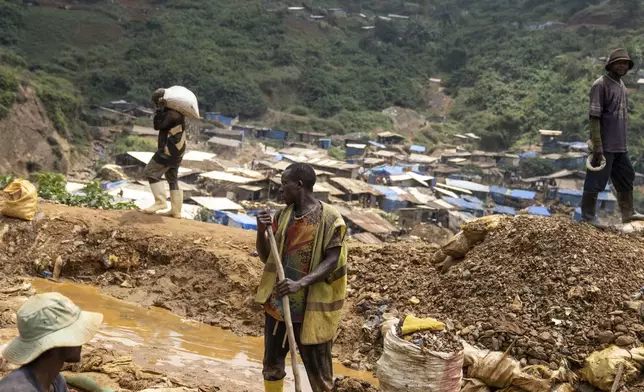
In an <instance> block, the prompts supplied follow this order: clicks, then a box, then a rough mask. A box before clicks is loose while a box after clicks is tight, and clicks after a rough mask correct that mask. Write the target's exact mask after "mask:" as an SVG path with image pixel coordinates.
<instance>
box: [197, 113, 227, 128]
mask: <svg viewBox="0 0 644 392" xmlns="http://www.w3.org/2000/svg"><path fill="white" fill-rule="evenodd" d="M203 118H204V120H209V121H218V122H220V123H222V124H224V125H231V124H232V123H233V120H234V119H233V118H232V117H226V116H222V115H221V114H219V113H211V112H206V113H205V114H204V116H203Z"/></svg>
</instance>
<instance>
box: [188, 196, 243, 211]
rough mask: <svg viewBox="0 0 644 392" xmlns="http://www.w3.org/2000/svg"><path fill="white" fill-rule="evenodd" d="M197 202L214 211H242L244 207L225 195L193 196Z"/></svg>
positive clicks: (192, 198)
mask: <svg viewBox="0 0 644 392" xmlns="http://www.w3.org/2000/svg"><path fill="white" fill-rule="evenodd" d="M191 200H194V202H195V203H197V204H199V205H200V206H202V207H205V208H207V209H209V210H212V211H240V210H243V209H244V207H242V206H240V205H239V204H237V203H235V202H234V201H232V200H230V199H228V198H225V197H206V196H195V197H191Z"/></svg>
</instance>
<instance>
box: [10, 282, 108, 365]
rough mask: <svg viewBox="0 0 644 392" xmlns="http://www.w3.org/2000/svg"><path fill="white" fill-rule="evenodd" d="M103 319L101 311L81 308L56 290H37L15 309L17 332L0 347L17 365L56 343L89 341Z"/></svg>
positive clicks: (54, 346)
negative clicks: (35, 293)
mask: <svg viewBox="0 0 644 392" xmlns="http://www.w3.org/2000/svg"><path fill="white" fill-rule="evenodd" d="M102 322H103V315H102V314H100V313H91V312H84V311H81V310H80V308H79V307H78V306H76V305H75V304H74V303H73V302H72V301H71V300H70V299H69V298H67V297H65V296H64V295H62V294H59V293H46V294H38V295H35V296H33V297H31V298H30V299H29V300H27V302H25V303H24V305H22V307H21V308H20V310H18V332H19V333H20V336H18V337H17V338H15V339H14V340H13V341H11V343H9V344H8V345H7V347H6V348H5V349H4V350H3V351H2V356H3V357H4V358H6V359H7V360H8V361H9V362H12V363H14V364H16V365H25V364H27V363H29V362H31V361H33V360H34V359H36V358H38V357H39V356H40V355H41V354H42V353H44V352H45V351H47V350H50V349H52V348H56V347H78V346H82V345H84V344H85V343H87V342H89V341H90V340H91V339H92V338H93V337H94V335H95V334H96V332H98V328H99V326H100V325H101V323H102Z"/></svg>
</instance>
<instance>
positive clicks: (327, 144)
mask: <svg viewBox="0 0 644 392" xmlns="http://www.w3.org/2000/svg"><path fill="white" fill-rule="evenodd" d="M318 143H319V145H320V148H323V149H325V150H328V149H329V148H331V139H320V141H319V142H318Z"/></svg>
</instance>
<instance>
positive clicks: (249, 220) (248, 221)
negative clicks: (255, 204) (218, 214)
mask: <svg viewBox="0 0 644 392" xmlns="http://www.w3.org/2000/svg"><path fill="white" fill-rule="evenodd" d="M224 214H226V216H227V217H228V222H227V225H228V226H230V227H238V228H240V229H244V230H255V231H256V230H257V218H255V217H252V216H249V215H246V214H233V213H232V212H224Z"/></svg>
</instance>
